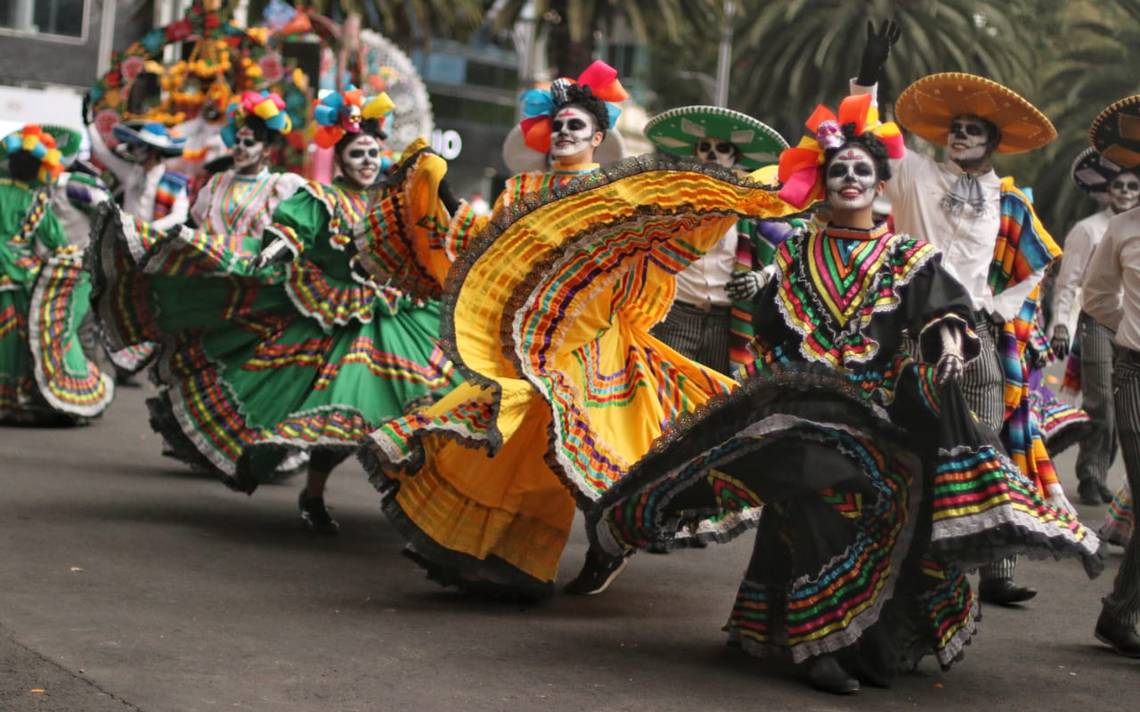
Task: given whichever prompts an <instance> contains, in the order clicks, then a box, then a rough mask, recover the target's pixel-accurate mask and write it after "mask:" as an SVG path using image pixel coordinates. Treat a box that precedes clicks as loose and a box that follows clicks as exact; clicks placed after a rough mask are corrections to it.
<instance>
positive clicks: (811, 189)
mask: <svg viewBox="0 0 1140 712" xmlns="http://www.w3.org/2000/svg"><path fill="white" fill-rule="evenodd" d="M847 124H851V125H853V126H854V127H855V135H856V136H862V135H863V134H864V133H866V132H868V131H869V132H870V133H872V134H873V135H874V136H875V137H876V138H878V139H879V140H880V141H882V142H883V145H884V146H886V148H887V155H888V156H889V157H890V158H894V159H897V158H902V157H903V155H904V154H905V153H906V148H905V146H904V145H903V137H902V132H901V131H900V130H899V127H898V125H897V124H895V123H894V122H890V123H885V124H884V123H880V122H879V111H878V109H877V108H876V107H875V105H874V103H873V101H872V97H871V95H870V94H860V95H856V96H849V97H847V98H846V99H844V100H843V101H842V102H841V103H840V104H839V115H838V116H836V114H835V113H834V112H832V111H831V109H828V108H827V107H826V106H823V105H822V104H821V105H819V106H817V107H815V111H813V112H812V115H811V116H809V117H808V120H807V121H806V122H805V125H806V126H807V128H808V132H809V133H808V135H806V136H804V137H803V138H801V139H800V142H799V143H798V144H797V145H796V146H794V147H792V148H787V149H784V151H783V152H782V153H781V154H780V166H779V173H778V175H779V178H780V182H781V183H783V184H784V185H783V187H782V188H780V194H779V195H780V199H781V200H783V201H785V202H787V203H790V204H792V205H794V206H796V207H797V208H803V207H806V206H807V205H809V204H811V203H814V202H816V201H818V200H822V199H823V197H824V195H825V188H824V179H823V164H824V160H825V153H826V151H827V150H828V149H833V148H839V147H840V146H842V145H843V142H844V140H845V139H844V136H843V127H844V126H846V125H847Z"/></svg>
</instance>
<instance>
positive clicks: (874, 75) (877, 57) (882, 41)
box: [855, 20, 902, 87]
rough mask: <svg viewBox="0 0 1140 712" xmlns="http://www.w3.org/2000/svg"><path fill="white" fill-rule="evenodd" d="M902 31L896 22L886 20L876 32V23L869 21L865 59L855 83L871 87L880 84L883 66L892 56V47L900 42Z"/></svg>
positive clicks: (864, 49)
mask: <svg viewBox="0 0 1140 712" xmlns="http://www.w3.org/2000/svg"><path fill="white" fill-rule="evenodd" d="M901 36H902V30H901V29H900V28H899V26H898V23H897V22H895V21H894V20H884V21H883V24H881V25H880V26H879V29H878V31H876V30H875V23H874V22H872V21H871V20H867V44H865V45H864V46H863V59H862V60H861V61H860V63H859V74H858V76H857V77H856V79H855V83H856V84H858V85H859V86H864V87H869V86H872V85H874V84H878V83H879V78H880V77H881V76H882V74H883V65H885V64H886V63H887V58H888V57H890V56H891V47H893V46H894V44H895V43H896V42H898V41H899V37H901Z"/></svg>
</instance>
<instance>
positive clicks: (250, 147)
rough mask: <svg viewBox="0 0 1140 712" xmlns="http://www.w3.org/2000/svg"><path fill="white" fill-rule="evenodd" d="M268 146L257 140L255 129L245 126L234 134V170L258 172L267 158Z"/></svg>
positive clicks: (241, 172)
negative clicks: (266, 150)
mask: <svg viewBox="0 0 1140 712" xmlns="http://www.w3.org/2000/svg"><path fill="white" fill-rule="evenodd" d="M265 149H266V146H265V144H264V143H262V142H261V141H259V140H257V136H256V135H255V134H254V133H253V129H251V128H249V127H248V126H243V127H241V128H240V129H238V131H237V134H236V135H235V136H234V148H233V156H234V170H236V171H237V172H238V173H240V174H242V175H248V174H252V173H257V172H258V171H259V170H261V164H262V162H263V161H264V160H265V158H266V155H265Z"/></svg>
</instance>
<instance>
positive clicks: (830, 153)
mask: <svg viewBox="0 0 1140 712" xmlns="http://www.w3.org/2000/svg"><path fill="white" fill-rule="evenodd" d="M843 139H844V141H843V145H842V146H840V147H839V148H829V149H827V150H826V151H824V154H823V164H824V166H827V165H829V164H830V163H831V160H832V159H833V158H835V157H836V156H837V155H838V154H839V152H840V151H842V150H843V149H845V148H847V147H848V146H857V147H858V148H861V149H863V150H864V151H866V152H867V153H868V154H869V155H870V156H871V160H872V161H873V162H874V164H875V175H876V176H877V177H878V179H879V180H890V179H891V159H890V157H889V156H887V147H886V146H885V145H883V142H882V141H880V140H879V138H878V136H876V135H875V134H873V133H871V132H870V131H866V132H864V133H863V134H861V135H859V136H856V135H855V124H843Z"/></svg>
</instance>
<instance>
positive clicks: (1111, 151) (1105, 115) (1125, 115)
mask: <svg viewBox="0 0 1140 712" xmlns="http://www.w3.org/2000/svg"><path fill="white" fill-rule="evenodd" d="M1089 142H1090V143H1092V146H1093V148H1095V149H1096V150H1097V151H1099V152H1100V155H1102V156H1104V157H1105V158H1107V159H1108V160H1110V161H1112V162H1113V163H1115V164H1117V165H1119V166H1120V167H1121V168H1122V169H1125V170H1130V169H1133V168H1136V167H1137V166H1140V94H1136V95H1134V96H1129V97H1126V98H1124V99H1121V100H1120V101H1114V102H1113V103H1111V104H1109V105H1108V106H1107V107H1105V109H1104V111H1102V112H1100V114H1099V115H1098V116H1097V117H1096V118H1095V119H1093V122H1092V126H1090V127H1089Z"/></svg>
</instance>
